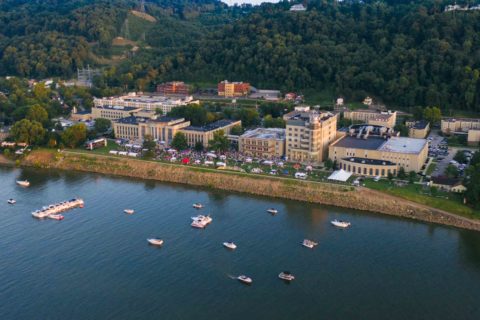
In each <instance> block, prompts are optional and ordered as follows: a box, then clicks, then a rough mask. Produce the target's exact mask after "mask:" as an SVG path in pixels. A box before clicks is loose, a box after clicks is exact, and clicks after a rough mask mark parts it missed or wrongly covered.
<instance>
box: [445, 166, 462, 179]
mask: <svg viewBox="0 0 480 320" xmlns="http://www.w3.org/2000/svg"><path fill="white" fill-rule="evenodd" d="M445 175H446V176H447V177H450V178H458V175H459V171H458V169H457V167H455V166H454V165H453V164H449V165H448V166H447V168H446V169H445Z"/></svg>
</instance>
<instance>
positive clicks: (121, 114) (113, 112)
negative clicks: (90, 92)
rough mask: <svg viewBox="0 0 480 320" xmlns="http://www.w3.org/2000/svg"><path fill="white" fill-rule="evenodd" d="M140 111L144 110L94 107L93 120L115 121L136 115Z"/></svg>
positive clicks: (120, 107)
mask: <svg viewBox="0 0 480 320" xmlns="http://www.w3.org/2000/svg"><path fill="white" fill-rule="evenodd" d="M140 110H142V109H141V108H134V107H122V106H98V107H97V106H94V107H92V119H98V118H103V119H108V120H110V121H115V120H118V119H121V118H127V117H130V116H132V115H135V114H136V113H137V112H139V111H140Z"/></svg>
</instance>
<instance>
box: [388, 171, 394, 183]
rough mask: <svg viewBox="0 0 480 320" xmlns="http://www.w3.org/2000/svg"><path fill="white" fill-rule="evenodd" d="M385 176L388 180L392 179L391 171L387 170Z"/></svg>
mask: <svg viewBox="0 0 480 320" xmlns="http://www.w3.org/2000/svg"><path fill="white" fill-rule="evenodd" d="M387 178H388V180H390V181H392V180H393V173H392V172H391V171H388V174H387Z"/></svg>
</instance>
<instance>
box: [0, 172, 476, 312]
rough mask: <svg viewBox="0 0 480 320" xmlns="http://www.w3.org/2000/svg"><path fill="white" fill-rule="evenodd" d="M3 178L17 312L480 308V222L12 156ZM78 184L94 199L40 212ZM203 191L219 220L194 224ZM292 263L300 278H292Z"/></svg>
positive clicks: (3, 305)
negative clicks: (103, 172) (249, 281)
mask: <svg viewBox="0 0 480 320" xmlns="http://www.w3.org/2000/svg"><path fill="white" fill-rule="evenodd" d="M19 178H22V179H23V178H28V179H29V180H30V181H31V183H32V185H31V187H30V188H26V189H25V188H21V187H18V186H16V185H15V180H16V179H19ZM0 181H1V182H0V194H1V195H2V197H1V199H0V215H1V217H2V220H1V222H0V319H3V320H5V319H409V320H412V319H480V303H479V297H480V233H475V232H470V231H463V230H458V229H453V228H447V227H441V226H435V225H430V224H425V223H418V222H413V221H409V220H404V219H397V218H391V217H385V216H381V215H376V214H369V213H362V212H356V211H352V210H346V209H339V208H332V207H323V206H320V205H310V204H305V203H300V202H293V201H283V200H278V199H269V198H259V197H251V196H247V195H241V194H233V193H224V192H218V191H211V190H207V189H196V188H193V187H187V186H182V185H173V184H162V183H155V182H151V181H142V180H129V179H121V178H115V177H108V176H100V175H93V174H78V173H56V172H52V171H38V170H32V169H30V170H20V169H15V170H14V169H6V168H1V169H0ZM74 196H78V197H82V198H83V199H84V200H85V202H86V206H85V208H84V209H77V210H73V211H70V212H67V213H65V220H63V221H54V220H44V221H38V220H36V219H34V218H32V217H31V215H30V212H31V211H33V210H35V209H38V208H40V207H42V206H44V205H46V204H50V203H53V202H58V201H61V200H66V199H70V198H72V197H74ZM10 197H12V198H15V199H16V200H17V204H16V205H15V206H10V205H8V204H7V203H6V200H7V199H8V198H10ZM194 202H202V203H204V204H206V208H205V209H203V210H201V212H202V213H211V214H212V217H213V219H214V220H213V223H212V224H211V225H210V226H209V227H208V228H207V229H205V230H195V229H192V228H191V227H190V225H189V224H190V221H191V220H190V217H191V216H192V215H194V214H196V213H198V211H195V210H194V209H193V208H192V203H194ZM269 207H276V208H277V209H278V210H279V214H278V215H277V216H274V217H273V216H270V215H269V214H267V213H266V211H265V210H266V209H267V208H269ZM125 208H134V209H135V210H136V213H135V214H134V215H131V216H128V215H125V214H124V213H123V209H125ZM334 218H339V219H345V220H349V221H351V222H352V227H351V228H350V229H348V230H338V229H335V228H333V227H331V226H330V225H329V221H330V220H331V219H334ZM151 236H159V237H161V238H162V239H164V241H165V244H164V246H163V247H162V248H155V247H152V246H149V245H148V244H147V242H146V238H147V237H151ZM304 238H310V239H313V240H316V241H317V242H319V246H318V247H316V248H315V249H314V250H309V249H306V248H303V247H302V246H301V245H300V243H301V241H302V240H303V239H304ZM228 240H233V241H235V243H236V244H237V245H238V248H237V250H235V251H228V250H226V249H225V248H223V247H222V242H224V241H228ZM283 270H289V271H291V272H292V273H294V274H295V275H296V280H295V281H294V282H292V283H291V284H285V283H283V282H282V281H280V280H279V279H278V278H277V275H278V273H279V272H280V271H283ZM239 274H247V275H249V276H250V277H252V278H253V280H254V283H253V285H252V286H245V285H242V284H241V283H239V282H237V281H235V280H232V279H231V276H235V275H239Z"/></svg>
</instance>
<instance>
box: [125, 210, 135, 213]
mask: <svg viewBox="0 0 480 320" xmlns="http://www.w3.org/2000/svg"><path fill="white" fill-rule="evenodd" d="M123 212H125V213H126V214H134V213H135V210H133V209H125V210H123Z"/></svg>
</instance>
